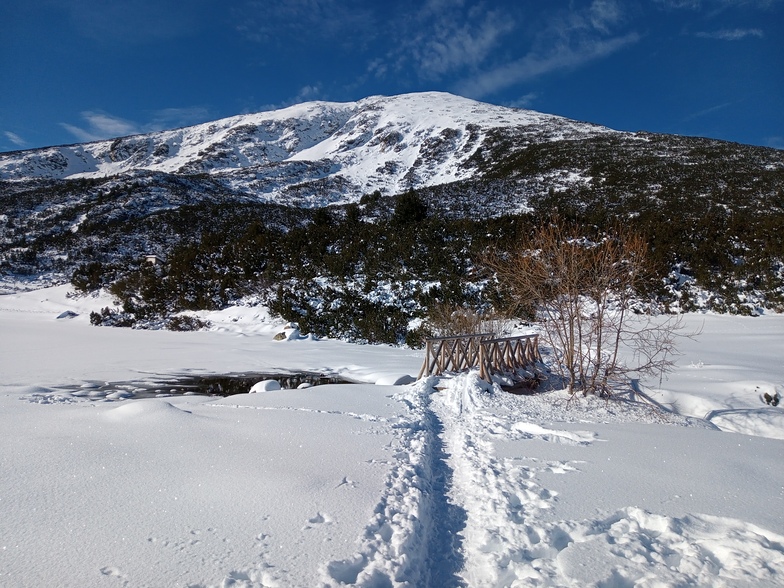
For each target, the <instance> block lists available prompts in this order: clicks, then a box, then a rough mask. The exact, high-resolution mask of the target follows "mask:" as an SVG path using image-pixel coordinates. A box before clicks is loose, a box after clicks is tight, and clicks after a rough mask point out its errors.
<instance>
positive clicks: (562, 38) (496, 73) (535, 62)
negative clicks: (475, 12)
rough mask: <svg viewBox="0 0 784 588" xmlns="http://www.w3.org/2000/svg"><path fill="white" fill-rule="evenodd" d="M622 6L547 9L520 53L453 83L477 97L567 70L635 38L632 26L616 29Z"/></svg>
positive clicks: (597, 3) (601, 0)
mask: <svg viewBox="0 0 784 588" xmlns="http://www.w3.org/2000/svg"><path fill="white" fill-rule="evenodd" d="M624 19H625V17H624V12H623V10H622V7H621V5H620V4H619V3H618V2H616V1H615V0H594V2H592V3H591V4H590V6H588V7H587V8H583V9H573V10H569V11H563V12H560V13H557V14H553V15H552V16H551V17H550V19H549V21H548V22H547V24H546V26H544V27H543V28H542V29H541V30H540V31H539V32H538V34H537V35H536V36H535V38H534V39H533V40H532V42H531V44H530V46H529V47H528V49H527V51H526V52H525V54H524V55H521V56H520V57H518V58H516V59H512V60H509V61H507V62H506V63H501V64H500V65H496V66H494V67H489V68H485V70H484V71H481V72H478V73H476V74H474V75H469V76H465V77H464V79H463V80H462V81H461V82H459V83H458V84H457V86H456V87H457V91H458V93H460V94H463V95H467V96H471V97H474V98H482V97H485V96H487V95H491V94H494V93H496V92H499V91H501V90H504V89H506V88H509V87H512V86H514V85H517V84H521V83H525V82H529V81H531V80H533V79H535V78H537V77H539V76H542V75H545V74H548V73H550V72H554V71H562V70H570V69H574V68H577V67H580V66H582V65H584V64H586V63H589V62H591V61H594V60H597V59H602V58H604V57H607V56H608V55H611V54H612V53H615V52H617V51H620V50H621V49H623V48H624V47H626V46H628V45H631V44H633V43H636V42H637V41H639V39H640V35H639V34H638V33H636V32H634V31H632V32H626V33H622V34H617V33H615V32H614V31H615V30H616V29H618V28H619V27H621V26H622V25H623V24H624Z"/></svg>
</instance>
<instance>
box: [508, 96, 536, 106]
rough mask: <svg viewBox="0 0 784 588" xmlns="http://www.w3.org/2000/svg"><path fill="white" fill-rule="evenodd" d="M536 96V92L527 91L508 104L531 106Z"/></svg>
mask: <svg viewBox="0 0 784 588" xmlns="http://www.w3.org/2000/svg"><path fill="white" fill-rule="evenodd" d="M537 98H539V93H538V92H528V94H526V95H525V96H520V98H518V99H517V100H514V101H513V102H510V103H509V104H508V106H511V107H512V108H531V106H533V104H534V102H535V101H536V99H537Z"/></svg>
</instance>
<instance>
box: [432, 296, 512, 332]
mask: <svg viewBox="0 0 784 588" xmlns="http://www.w3.org/2000/svg"><path fill="white" fill-rule="evenodd" d="M428 314H429V317H428V324H429V326H430V331H431V332H432V334H433V335H434V336H436V337H452V336H454V335H475V334H478V333H491V334H495V335H501V334H504V333H506V332H507V331H508V330H509V320H508V319H506V318H504V317H503V316H501V315H500V314H498V313H496V312H478V311H476V310H474V309H472V308H466V307H463V306H456V305H454V304H448V303H442V304H437V305H435V306H433V307H431V308H430V311H429V313H428Z"/></svg>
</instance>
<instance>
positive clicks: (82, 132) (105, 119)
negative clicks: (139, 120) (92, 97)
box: [60, 111, 141, 141]
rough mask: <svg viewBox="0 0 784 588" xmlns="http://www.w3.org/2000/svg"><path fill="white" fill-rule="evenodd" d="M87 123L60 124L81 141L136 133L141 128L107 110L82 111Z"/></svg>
mask: <svg viewBox="0 0 784 588" xmlns="http://www.w3.org/2000/svg"><path fill="white" fill-rule="evenodd" d="M81 116H82V118H83V119H84V120H85V122H86V123H87V125H86V126H82V127H79V126H76V125H72V124H68V123H60V125H61V126H62V127H63V128H64V129H65V130H67V131H68V132H69V133H71V134H72V135H73V136H74V137H76V138H77V139H78V140H79V141H100V140H102V139H111V138H114V137H124V136H127V135H135V134H137V133H140V132H141V129H140V128H139V127H138V126H137V125H136V124H135V123H133V122H130V121H128V120H125V119H123V118H120V117H117V116H113V115H111V114H106V113H105V112H93V111H85V112H82V113H81Z"/></svg>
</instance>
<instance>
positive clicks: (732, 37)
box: [696, 29, 765, 41]
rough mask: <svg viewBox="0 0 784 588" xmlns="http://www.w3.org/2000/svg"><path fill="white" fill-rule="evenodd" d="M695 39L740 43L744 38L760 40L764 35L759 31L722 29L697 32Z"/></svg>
mask: <svg viewBox="0 0 784 588" xmlns="http://www.w3.org/2000/svg"><path fill="white" fill-rule="evenodd" d="M696 36H697V37H701V38H703V39H719V40H721V41H740V40H741V39H745V38H746V37H758V38H762V37H764V36H765V34H764V33H763V32H762V31H761V30H760V29H722V30H720V31H712V32H699V33H696Z"/></svg>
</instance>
